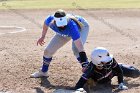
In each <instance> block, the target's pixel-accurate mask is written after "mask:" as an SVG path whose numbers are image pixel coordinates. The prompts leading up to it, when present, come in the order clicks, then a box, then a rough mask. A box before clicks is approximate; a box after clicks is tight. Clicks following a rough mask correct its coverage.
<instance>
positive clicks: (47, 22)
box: [45, 15, 54, 26]
mask: <svg viewBox="0 0 140 93" xmlns="http://www.w3.org/2000/svg"><path fill="white" fill-rule="evenodd" d="M53 19H54V17H53V16H52V15H49V16H48V17H47V18H46V19H45V24H46V25H47V26H49V24H50V23H51V21H52V20H53Z"/></svg>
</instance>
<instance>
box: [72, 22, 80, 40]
mask: <svg viewBox="0 0 140 93" xmlns="http://www.w3.org/2000/svg"><path fill="white" fill-rule="evenodd" d="M70 28H71V31H70V34H71V38H72V39H73V41H75V40H77V39H79V38H80V32H79V29H78V26H77V25H76V23H75V22H73V21H72V22H71V26H70Z"/></svg>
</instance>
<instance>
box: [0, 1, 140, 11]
mask: <svg viewBox="0 0 140 93" xmlns="http://www.w3.org/2000/svg"><path fill="white" fill-rule="evenodd" d="M7 6H10V7H11V8H14V9H44V8H45V9H46V8H48V9H49V8H51V9H54V8H72V9H75V8H140V0H6V1H2V0H1V1H0V9H6V7H7Z"/></svg>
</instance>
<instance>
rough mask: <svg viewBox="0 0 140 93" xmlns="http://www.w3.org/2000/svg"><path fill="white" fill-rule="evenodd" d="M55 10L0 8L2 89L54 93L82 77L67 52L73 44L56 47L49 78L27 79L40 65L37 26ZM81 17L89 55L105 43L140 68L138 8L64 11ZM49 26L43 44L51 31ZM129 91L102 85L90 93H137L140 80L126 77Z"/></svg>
mask: <svg viewBox="0 0 140 93" xmlns="http://www.w3.org/2000/svg"><path fill="white" fill-rule="evenodd" d="M53 12H54V10H51V9H50V10H45V9H44V10H0V33H5V34H0V93H52V92H53V91H55V90H56V89H62V88H64V89H67V88H68V89H69V88H72V87H74V85H75V83H76V82H77V81H78V79H79V77H80V75H81V67H80V64H79V63H78V62H77V61H76V59H75V57H74V55H73V54H72V51H71V42H69V43H68V44H67V45H65V46H64V47H63V48H61V49H60V50H58V51H57V53H56V54H55V55H54V58H53V61H52V63H51V66H50V69H49V72H48V74H49V77H48V78H38V79H34V78H30V74H31V73H33V72H35V71H37V70H38V69H39V68H40V66H41V64H42V61H41V60H42V55H43V50H44V47H45V46H43V47H41V46H37V45H36V41H37V39H38V38H39V37H40V36H41V25H42V24H43V22H44V19H45V18H46V16H47V15H48V14H53ZM68 12H69V13H74V14H78V15H81V16H84V17H85V18H86V19H87V20H88V22H89V24H90V33H89V37H88V39H87V42H86V44H85V50H86V52H87V55H88V57H89V58H90V53H91V51H92V49H93V48H95V47H97V46H102V47H106V48H107V49H109V50H110V52H111V53H112V54H114V56H115V58H116V59H117V61H118V62H122V63H127V64H131V65H134V66H135V67H137V68H140V63H139V62H140V54H139V53H140V37H139V36H140V31H139V29H140V9H118V10H116V9H108V10H107V9H100V10H97V9H95V10H68ZM1 26H17V27H23V28H25V29H26V31H24V32H20V33H9V32H12V31H14V30H13V29H12V30H11V29H10V28H5V32H4V31H3V28H1ZM54 34H55V33H53V31H51V30H49V31H48V33H47V36H46V45H47V43H48V42H49V41H50V39H51V37H52V36H53V35H54ZM125 82H126V84H127V86H128V87H129V90H126V91H118V90H116V88H117V86H116V85H117V81H116V79H114V80H113V83H112V84H113V88H111V89H110V88H109V89H108V88H101V89H102V90H101V89H96V90H94V93H112V92H119V93H140V78H135V79H133V78H125Z"/></svg>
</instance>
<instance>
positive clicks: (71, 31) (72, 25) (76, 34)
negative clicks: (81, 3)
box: [45, 15, 82, 41]
mask: <svg viewBox="0 0 140 93" xmlns="http://www.w3.org/2000/svg"><path fill="white" fill-rule="evenodd" d="M76 18H77V19H78V21H80V19H81V18H82V17H80V16H77V17H76ZM53 20H54V16H53V15H50V16H48V17H47V18H46V20H45V24H46V25H47V26H49V27H50V28H51V29H52V30H53V31H55V32H56V33H58V34H60V35H62V36H68V37H71V38H72V39H73V41H74V40H77V39H79V38H80V27H79V25H78V24H77V23H76V22H75V21H74V20H72V19H69V21H68V24H67V26H66V29H65V30H63V31H61V30H59V29H58V27H57V26H56V24H54V23H51V22H52V21H53Z"/></svg>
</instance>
